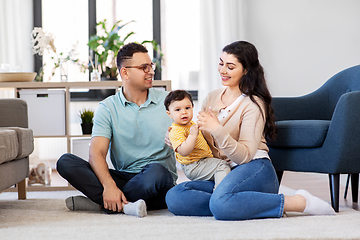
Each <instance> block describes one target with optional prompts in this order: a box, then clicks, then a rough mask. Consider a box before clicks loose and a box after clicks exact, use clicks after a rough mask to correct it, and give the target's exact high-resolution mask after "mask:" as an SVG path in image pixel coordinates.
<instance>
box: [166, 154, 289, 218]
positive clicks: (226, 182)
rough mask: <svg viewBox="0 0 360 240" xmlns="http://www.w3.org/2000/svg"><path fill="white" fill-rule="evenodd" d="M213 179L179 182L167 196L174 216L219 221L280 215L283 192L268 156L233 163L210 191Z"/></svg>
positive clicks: (282, 209) (282, 207)
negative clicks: (206, 218) (230, 168)
mask: <svg viewBox="0 0 360 240" xmlns="http://www.w3.org/2000/svg"><path fill="white" fill-rule="evenodd" d="M213 187H214V182H211V181H191V182H184V183H181V184H179V185H177V186H175V187H173V188H172V189H170V190H169V192H168V193H167V195H166V203H167V205H168V209H169V211H170V212H172V213H173V214H175V215H184V216H214V217H215V218H216V219H218V220H247V219H255V218H270V217H281V216H282V215H283V211H284V195H282V194H278V191H279V182H278V179H277V176H276V172H275V169H274V167H273V165H272V163H271V162H270V160H268V159H266V158H265V159H255V160H252V161H250V162H249V163H246V164H242V165H239V166H236V167H235V168H234V169H233V170H232V171H231V172H230V173H229V174H228V175H227V176H226V177H225V178H224V179H223V180H222V182H221V183H220V184H219V186H218V187H217V188H216V190H215V191H214V192H213Z"/></svg>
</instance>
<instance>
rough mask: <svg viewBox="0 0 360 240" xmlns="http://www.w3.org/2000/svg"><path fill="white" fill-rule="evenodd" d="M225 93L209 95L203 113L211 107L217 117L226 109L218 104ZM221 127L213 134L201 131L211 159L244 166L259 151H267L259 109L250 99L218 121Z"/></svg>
mask: <svg viewBox="0 0 360 240" xmlns="http://www.w3.org/2000/svg"><path fill="white" fill-rule="evenodd" d="M225 89H226V88H222V89H218V90H215V91H213V92H211V93H209V95H208V96H207V97H206V98H205V100H204V103H203V106H202V111H205V112H207V110H208V109H209V107H211V109H212V111H213V112H214V113H215V115H216V116H217V115H218V114H219V112H220V110H221V109H224V108H226V106H225V105H224V104H223V103H222V101H221V96H222V95H223V93H224V91H225ZM254 98H255V100H256V101H257V103H258V104H259V105H260V107H261V108H262V109H264V105H263V102H262V101H261V100H260V99H259V98H258V97H256V96H254ZM263 111H264V110H263ZM220 124H221V125H220V127H219V128H218V129H217V130H216V131H215V132H213V133H212V134H210V133H209V132H206V131H202V133H203V135H204V137H205V139H206V141H207V142H208V144H209V146H210V148H211V151H212V152H213V155H214V157H217V158H220V159H224V160H231V161H233V162H235V163H237V164H244V163H247V162H250V161H251V160H252V159H253V157H254V155H255V153H256V151H257V150H258V149H260V150H265V151H267V152H268V151H269V149H268V147H267V145H266V140H265V138H264V134H263V132H264V126H265V119H264V118H263V117H262V114H261V112H260V109H259V107H258V106H257V105H256V104H255V103H254V102H252V101H251V99H250V98H249V97H247V96H245V97H244V98H243V99H242V100H241V101H240V103H239V104H238V106H236V107H235V108H234V109H233V110H232V111H231V112H230V113H229V114H228V116H227V117H226V118H224V119H222V120H220Z"/></svg>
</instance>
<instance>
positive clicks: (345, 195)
mask: <svg viewBox="0 0 360 240" xmlns="http://www.w3.org/2000/svg"><path fill="white" fill-rule="evenodd" d="M349 182H350V174H348V176H347V179H346V185H345V193H344V198H345V199H346V197H347V192H348V189H349Z"/></svg>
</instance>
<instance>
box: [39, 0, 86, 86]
mask: <svg viewBox="0 0 360 240" xmlns="http://www.w3.org/2000/svg"><path fill="white" fill-rule="evenodd" d="M42 26H43V29H44V30H45V31H47V32H49V33H51V34H53V35H54V37H55V47H56V52H57V54H59V53H61V52H63V53H64V54H65V55H66V54H68V53H69V51H70V50H71V49H72V48H73V47H74V45H75V48H74V55H73V57H74V59H75V58H78V59H79V62H81V63H87V62H88V52H89V50H88V49H89V48H88V46H87V43H88V40H89V37H88V36H89V33H88V29H89V27H88V1H87V0H77V1H72V0H62V1H42ZM51 56H52V55H51V54H48V53H44V56H43V62H44V64H46V68H45V72H44V82H47V81H48V80H49V79H50V78H51V81H55V82H59V81H60V70H59V68H57V69H56V71H55V75H54V76H53V77H51V74H52V73H51V72H52V70H53V68H52V66H53V65H54V61H53V60H52V59H51ZM67 68H68V71H67V72H68V81H70V82H75V81H88V79H89V77H88V76H89V73H88V72H85V73H84V72H82V71H81V69H80V66H79V65H78V64H74V63H72V62H68V63H67Z"/></svg>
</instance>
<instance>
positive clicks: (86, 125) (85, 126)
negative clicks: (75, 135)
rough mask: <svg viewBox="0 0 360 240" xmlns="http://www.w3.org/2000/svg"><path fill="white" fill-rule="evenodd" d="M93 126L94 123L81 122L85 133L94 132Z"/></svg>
mask: <svg viewBox="0 0 360 240" xmlns="http://www.w3.org/2000/svg"><path fill="white" fill-rule="evenodd" d="M92 127H93V123H82V124H81V129H82V132H83V135H85V134H91V133H92Z"/></svg>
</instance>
